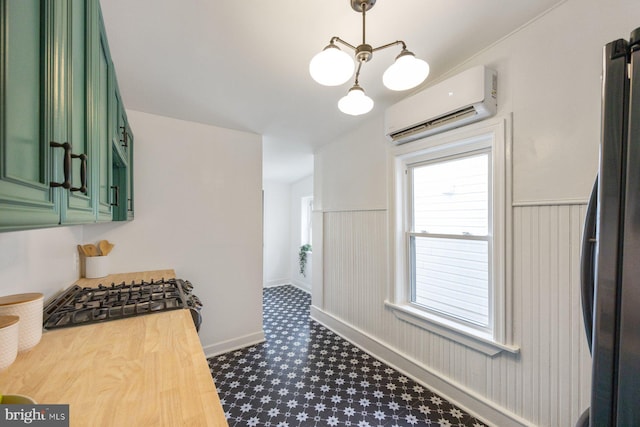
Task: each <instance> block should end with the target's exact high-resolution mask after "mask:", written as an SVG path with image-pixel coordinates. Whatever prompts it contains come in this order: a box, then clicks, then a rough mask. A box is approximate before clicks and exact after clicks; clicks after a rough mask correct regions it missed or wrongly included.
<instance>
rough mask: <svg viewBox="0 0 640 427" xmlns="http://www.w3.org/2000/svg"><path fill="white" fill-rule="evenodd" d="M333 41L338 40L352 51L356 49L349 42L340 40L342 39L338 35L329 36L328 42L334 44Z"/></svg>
mask: <svg viewBox="0 0 640 427" xmlns="http://www.w3.org/2000/svg"><path fill="white" fill-rule="evenodd" d="M335 42H340V43H342V44H343V45H345V46H347V47H348V48H351V49H353V50H354V51H355V50H356V49H357V48H356V47H355V46H354V45H352V44H351V43H348V42H346V41H344V40H342V39H341V38H340V37H338V36H334V37H331V41H329V43H330V44H334V43H335Z"/></svg>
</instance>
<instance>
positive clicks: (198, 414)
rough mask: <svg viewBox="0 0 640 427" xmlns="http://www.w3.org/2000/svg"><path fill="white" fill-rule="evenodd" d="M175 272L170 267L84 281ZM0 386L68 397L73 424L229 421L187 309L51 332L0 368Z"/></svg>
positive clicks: (38, 396)
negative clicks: (4, 368) (31, 347)
mask: <svg viewBox="0 0 640 427" xmlns="http://www.w3.org/2000/svg"><path fill="white" fill-rule="evenodd" d="M163 277H164V278H167V279H168V278H172V277H175V273H174V272H173V270H159V271H154V272H144V273H129V274H113V275H110V276H108V277H106V278H103V279H81V280H79V281H78V282H76V284H78V285H79V286H91V287H94V286H97V285H98V284H99V283H103V284H111V283H112V282H115V283H120V282H122V281H123V280H124V281H126V282H131V281H132V280H136V281H139V280H141V279H145V280H150V279H152V278H153V279H161V278H163ZM0 393H4V394H24V395H28V396H31V397H32V398H33V399H34V400H35V401H36V402H38V403H39V404H47V403H50V404H69V412H70V421H71V423H70V425H71V426H72V427H74V426H77V427H85V426H100V427H102V426H117V427H122V426H132V427H133V426H136V427H137V426H154V427H155V426H167V427H169V426H171V427H179V426H227V422H226V420H225V417H224V412H223V409H222V406H221V404H220V400H219V398H218V393H217V392H216V388H215V385H214V383H213V380H212V378H211V374H210V372H209V367H208V364H207V360H206V358H205V355H204V353H203V351H202V346H201V345H200V340H199V339H198V335H197V333H196V330H195V327H194V325H193V320H192V318H191V314H190V313H189V310H173V311H165V312H161V313H156V314H149V315H144V316H138V317H132V318H128V319H121V320H114V321H109V322H104V323H98V324H94V325H86V326H77V327H71V328H62V329H56V330H52V331H46V332H45V333H44V334H43V335H42V340H41V341H40V343H39V344H38V345H37V346H36V347H34V348H33V349H31V350H29V351H27V352H24V353H19V354H18V357H17V359H16V361H15V362H14V363H13V364H12V365H11V366H9V368H7V369H6V370H5V371H2V372H0Z"/></svg>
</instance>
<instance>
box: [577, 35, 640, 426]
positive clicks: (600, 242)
mask: <svg viewBox="0 0 640 427" xmlns="http://www.w3.org/2000/svg"><path fill="white" fill-rule="evenodd" d="M581 269H582V270H581V280H582V307H583V314H584V321H585V329H586V332H587V338H588V342H589V346H590V350H591V355H592V358H593V362H592V363H593V365H592V390H591V407H590V409H589V410H588V411H587V412H586V413H585V414H583V416H582V417H580V419H579V420H578V422H577V425H578V426H588V425H589V426H592V427H595V426H597V427H606V426H640V28H638V29H636V30H635V31H633V32H632V33H631V36H630V38H629V41H626V40H622V39H620V40H615V41H612V42H611V43H608V44H607V45H606V46H605V48H604V58H603V75H602V130H601V140H600V168H599V172H598V178H597V180H596V183H595V185H594V190H593V193H592V195H591V200H590V202H589V207H588V209H587V218H586V222H585V228H584V236H583V247H582V266H581Z"/></svg>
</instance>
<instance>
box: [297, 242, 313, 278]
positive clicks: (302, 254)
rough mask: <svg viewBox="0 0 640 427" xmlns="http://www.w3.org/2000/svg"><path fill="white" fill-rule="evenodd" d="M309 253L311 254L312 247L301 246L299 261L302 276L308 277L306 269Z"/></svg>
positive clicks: (308, 245) (307, 245)
mask: <svg viewBox="0 0 640 427" xmlns="http://www.w3.org/2000/svg"><path fill="white" fill-rule="evenodd" d="M307 252H311V245H310V244H308V243H307V244H306V245H302V246H300V252H298V260H299V261H300V274H302V275H303V276H304V277H307V273H306V271H305V267H306V266H307Z"/></svg>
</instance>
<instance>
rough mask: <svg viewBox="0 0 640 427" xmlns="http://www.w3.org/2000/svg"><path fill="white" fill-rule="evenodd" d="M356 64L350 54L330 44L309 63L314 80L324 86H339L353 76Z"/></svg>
mask: <svg viewBox="0 0 640 427" xmlns="http://www.w3.org/2000/svg"><path fill="white" fill-rule="evenodd" d="M354 70H355V63H354V62H353V58H352V57H351V56H349V54H348V53H346V52H343V51H341V50H340V49H339V48H338V47H337V46H336V45H334V44H330V45H329V46H327V47H326V48H324V50H323V51H322V52H320V53H318V54H316V55H315V56H314V57H313V58H312V59H311V62H310V63H309V73H310V74H311V77H313V80H315V81H317V82H318V83H320V84H321V85H324V86H339V85H341V84H343V83H345V82H346V81H347V80H349V79H350V78H351V76H352V75H353V71H354Z"/></svg>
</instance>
